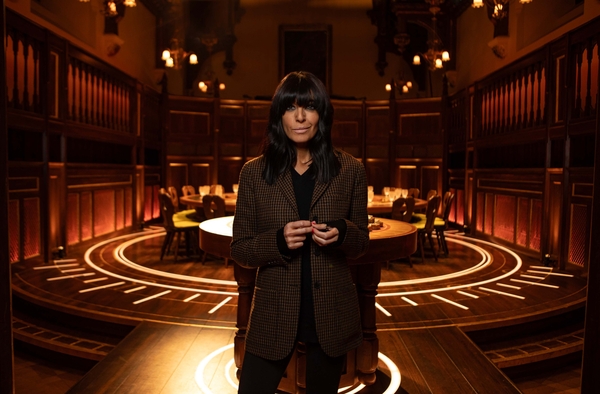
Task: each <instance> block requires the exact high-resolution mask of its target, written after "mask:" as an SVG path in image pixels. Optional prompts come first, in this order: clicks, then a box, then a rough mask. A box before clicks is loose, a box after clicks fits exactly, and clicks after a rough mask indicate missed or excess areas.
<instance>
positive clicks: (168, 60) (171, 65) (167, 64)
mask: <svg viewBox="0 0 600 394" xmlns="http://www.w3.org/2000/svg"><path fill="white" fill-rule="evenodd" d="M165 66H167V67H173V66H175V62H174V61H173V58H172V57H170V58H168V59H167V62H166V63H165Z"/></svg>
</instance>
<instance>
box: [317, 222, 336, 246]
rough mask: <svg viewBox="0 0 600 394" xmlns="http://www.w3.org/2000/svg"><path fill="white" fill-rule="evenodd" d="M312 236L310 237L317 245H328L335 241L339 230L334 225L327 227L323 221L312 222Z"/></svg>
mask: <svg viewBox="0 0 600 394" xmlns="http://www.w3.org/2000/svg"><path fill="white" fill-rule="evenodd" d="M312 228H313V236H312V239H313V241H315V243H316V244H317V245H319V246H326V245H330V244H332V243H334V242H337V240H338V236H339V235H340V232H339V230H338V229H337V228H335V227H329V226H327V225H326V224H325V223H321V224H317V222H312Z"/></svg>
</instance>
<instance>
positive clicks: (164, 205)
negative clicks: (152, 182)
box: [158, 188, 198, 261]
mask: <svg viewBox="0 0 600 394" xmlns="http://www.w3.org/2000/svg"><path fill="white" fill-rule="evenodd" d="M158 198H159V202H160V206H161V213H162V217H163V225H164V228H165V231H166V235H165V240H164V241H163V244H162V247H161V251H160V259H161V260H162V259H163V257H164V256H165V254H169V252H170V250H171V245H172V244H173V240H174V239H175V250H174V256H175V261H177V256H178V254H179V245H180V243H181V234H182V233H183V234H184V237H185V244H186V251H187V253H188V255H189V254H190V252H191V251H192V250H195V249H196V243H195V240H196V239H197V236H196V230H197V229H198V223H197V222H194V221H191V220H184V219H180V218H177V217H176V212H175V207H174V206H173V199H172V197H171V195H169V193H168V192H167V191H166V190H165V189H164V188H161V189H160V191H159V194H158Z"/></svg>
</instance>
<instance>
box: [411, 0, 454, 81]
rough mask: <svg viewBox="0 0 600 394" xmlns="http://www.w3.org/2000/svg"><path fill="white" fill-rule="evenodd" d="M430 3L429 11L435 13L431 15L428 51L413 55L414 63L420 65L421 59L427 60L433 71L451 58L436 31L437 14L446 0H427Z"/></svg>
mask: <svg viewBox="0 0 600 394" xmlns="http://www.w3.org/2000/svg"><path fill="white" fill-rule="evenodd" d="M426 1H427V2H428V3H429V4H430V7H429V12H431V13H432V14H433V16H432V17H431V24H432V27H428V30H429V33H430V35H429V39H428V40H427V46H428V49H427V52H425V53H420V54H417V55H415V56H414V57H413V64H414V65H415V66H418V65H420V64H421V59H424V60H425V61H427V65H428V67H429V69H430V70H431V71H435V70H438V69H441V68H443V67H444V63H445V62H447V61H449V60H450V53H448V51H444V50H443V49H442V48H443V43H442V40H441V39H440V37H439V36H438V34H437V31H436V25H437V18H436V15H437V13H438V12H439V11H440V4H441V3H443V2H444V0H426Z"/></svg>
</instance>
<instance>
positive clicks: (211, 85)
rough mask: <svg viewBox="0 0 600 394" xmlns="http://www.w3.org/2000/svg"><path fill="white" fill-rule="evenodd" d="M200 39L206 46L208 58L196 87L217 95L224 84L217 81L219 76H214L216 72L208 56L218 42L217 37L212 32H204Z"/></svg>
mask: <svg viewBox="0 0 600 394" xmlns="http://www.w3.org/2000/svg"><path fill="white" fill-rule="evenodd" d="M200 41H201V42H202V45H204V46H205V47H206V52H207V53H208V59H207V62H206V65H207V68H206V70H205V71H204V73H203V75H202V78H201V80H200V82H198V89H200V91H201V92H202V93H206V94H208V95H211V96H214V97H219V91H220V90H225V84H224V83H220V82H219V78H217V77H216V73H215V72H214V71H213V68H212V62H211V59H210V56H211V55H212V54H213V48H214V46H215V45H217V43H218V42H219V39H218V38H217V36H216V35H214V34H205V35H204V36H203V37H202V38H201V39H200Z"/></svg>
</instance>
